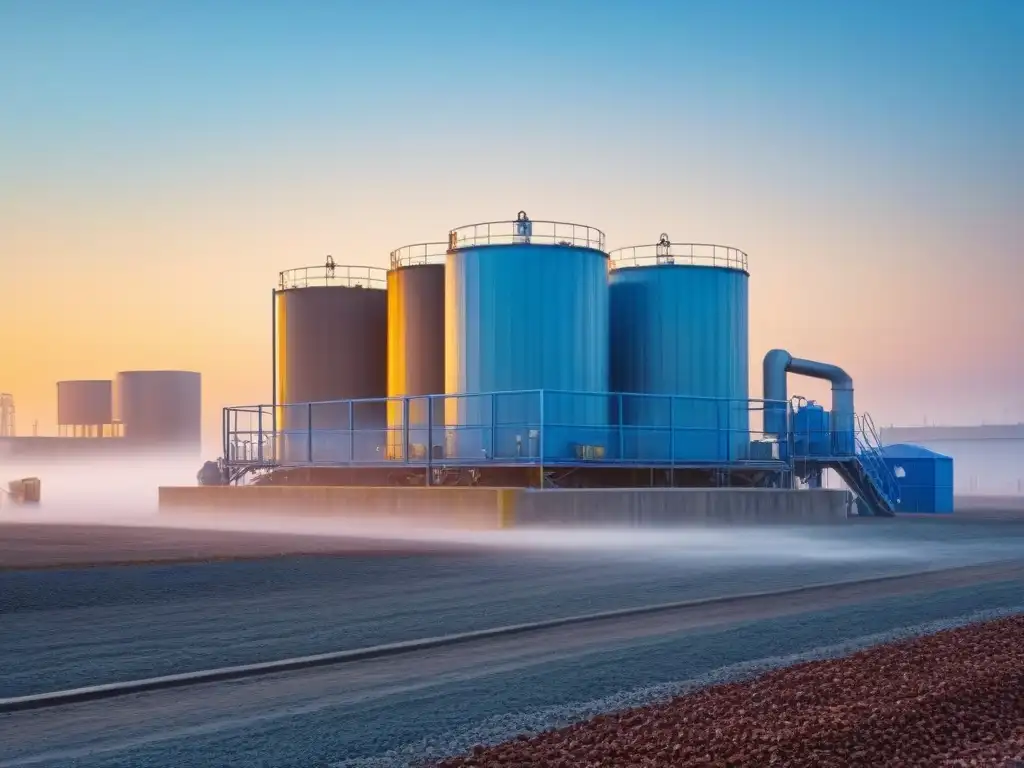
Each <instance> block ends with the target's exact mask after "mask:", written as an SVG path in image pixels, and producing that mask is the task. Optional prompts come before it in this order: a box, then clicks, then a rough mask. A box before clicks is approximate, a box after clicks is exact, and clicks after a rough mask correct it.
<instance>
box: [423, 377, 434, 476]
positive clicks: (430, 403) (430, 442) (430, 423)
mask: <svg viewBox="0 0 1024 768" xmlns="http://www.w3.org/2000/svg"><path fill="white" fill-rule="evenodd" d="M433 470H434V395H427V471H426V472H425V473H424V474H425V475H426V477H425V478H424V479H425V481H426V482H425V483H424V484H425V485H430V479H431V478H430V475H431V473H432V472H433Z"/></svg>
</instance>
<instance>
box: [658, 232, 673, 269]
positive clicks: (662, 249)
mask: <svg viewBox="0 0 1024 768" xmlns="http://www.w3.org/2000/svg"><path fill="white" fill-rule="evenodd" d="M656 254H657V263H658V264H675V263H676V260H675V259H674V258H672V241H671V240H669V239H668V234H667V233H665V232H662V233H661V237H659V238H658V245H657V247H656Z"/></svg>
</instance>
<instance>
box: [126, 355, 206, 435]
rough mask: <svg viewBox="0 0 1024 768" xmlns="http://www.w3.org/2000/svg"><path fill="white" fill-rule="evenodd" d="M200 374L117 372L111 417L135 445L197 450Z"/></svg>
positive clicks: (200, 395) (200, 415)
mask: <svg viewBox="0 0 1024 768" xmlns="http://www.w3.org/2000/svg"><path fill="white" fill-rule="evenodd" d="M202 389H203V387H202V377H201V376H200V374H198V373H193V372H191V371H125V372H122V373H119V374H117V379H116V384H115V396H114V404H115V407H114V418H115V419H116V420H117V421H119V422H121V428H122V430H123V433H124V438H125V439H126V440H129V441H131V442H132V443H133V444H135V445H139V446H144V447H147V448H158V449H160V450H169V451H175V452H177V451H181V452H187V453H189V454H192V453H195V454H197V455H198V454H199V452H200V450H201V448H202V416H203V409H202Z"/></svg>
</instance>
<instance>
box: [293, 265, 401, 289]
mask: <svg viewBox="0 0 1024 768" xmlns="http://www.w3.org/2000/svg"><path fill="white" fill-rule="evenodd" d="M277 285H278V288H279V289H280V290H282V291H286V290H288V289H290V288H310V287H314V286H322V285H330V286H341V287H348V288H387V287H388V271H387V270H386V269H383V268H381V267H358V266H349V265H346V264H336V265H333V266H331V265H325V264H321V265H319V266H315V267H298V268H296V269H288V270H285V271H284V272H281V273H280V274H279V275H278V281H277Z"/></svg>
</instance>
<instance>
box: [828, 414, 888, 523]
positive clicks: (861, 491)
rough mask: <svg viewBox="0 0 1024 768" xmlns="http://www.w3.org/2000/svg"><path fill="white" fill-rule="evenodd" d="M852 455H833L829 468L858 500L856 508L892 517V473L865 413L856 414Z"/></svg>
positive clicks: (875, 515)
mask: <svg viewBox="0 0 1024 768" xmlns="http://www.w3.org/2000/svg"><path fill="white" fill-rule="evenodd" d="M856 419H857V421H856V431H855V441H856V449H855V452H854V454H853V456H849V457H846V458H839V457H835V460H833V461H830V462H829V468H830V469H834V470H835V471H836V473H837V474H838V475H839V476H840V477H841V478H843V482H845V483H846V484H847V485H848V486H849V487H850V490H852V491H853V492H854V493H855V494H856V495H857V497H858V499H859V500H860V508H861V510H862V514H863V512H868V513H869V514H871V515H872V516H874V517H893V516H894V515H895V514H896V505H897V504H899V501H900V487H899V482H898V481H897V480H896V475H894V474H893V472H892V470H891V469H889V466H888V465H887V464H886V463H885V459H884V458H883V454H882V443H881V441H879V439H878V433H877V432H876V431H875V423H874V421H872V419H871V415H870V414H867V413H863V414H860V415H859V416H857V417H856Z"/></svg>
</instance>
